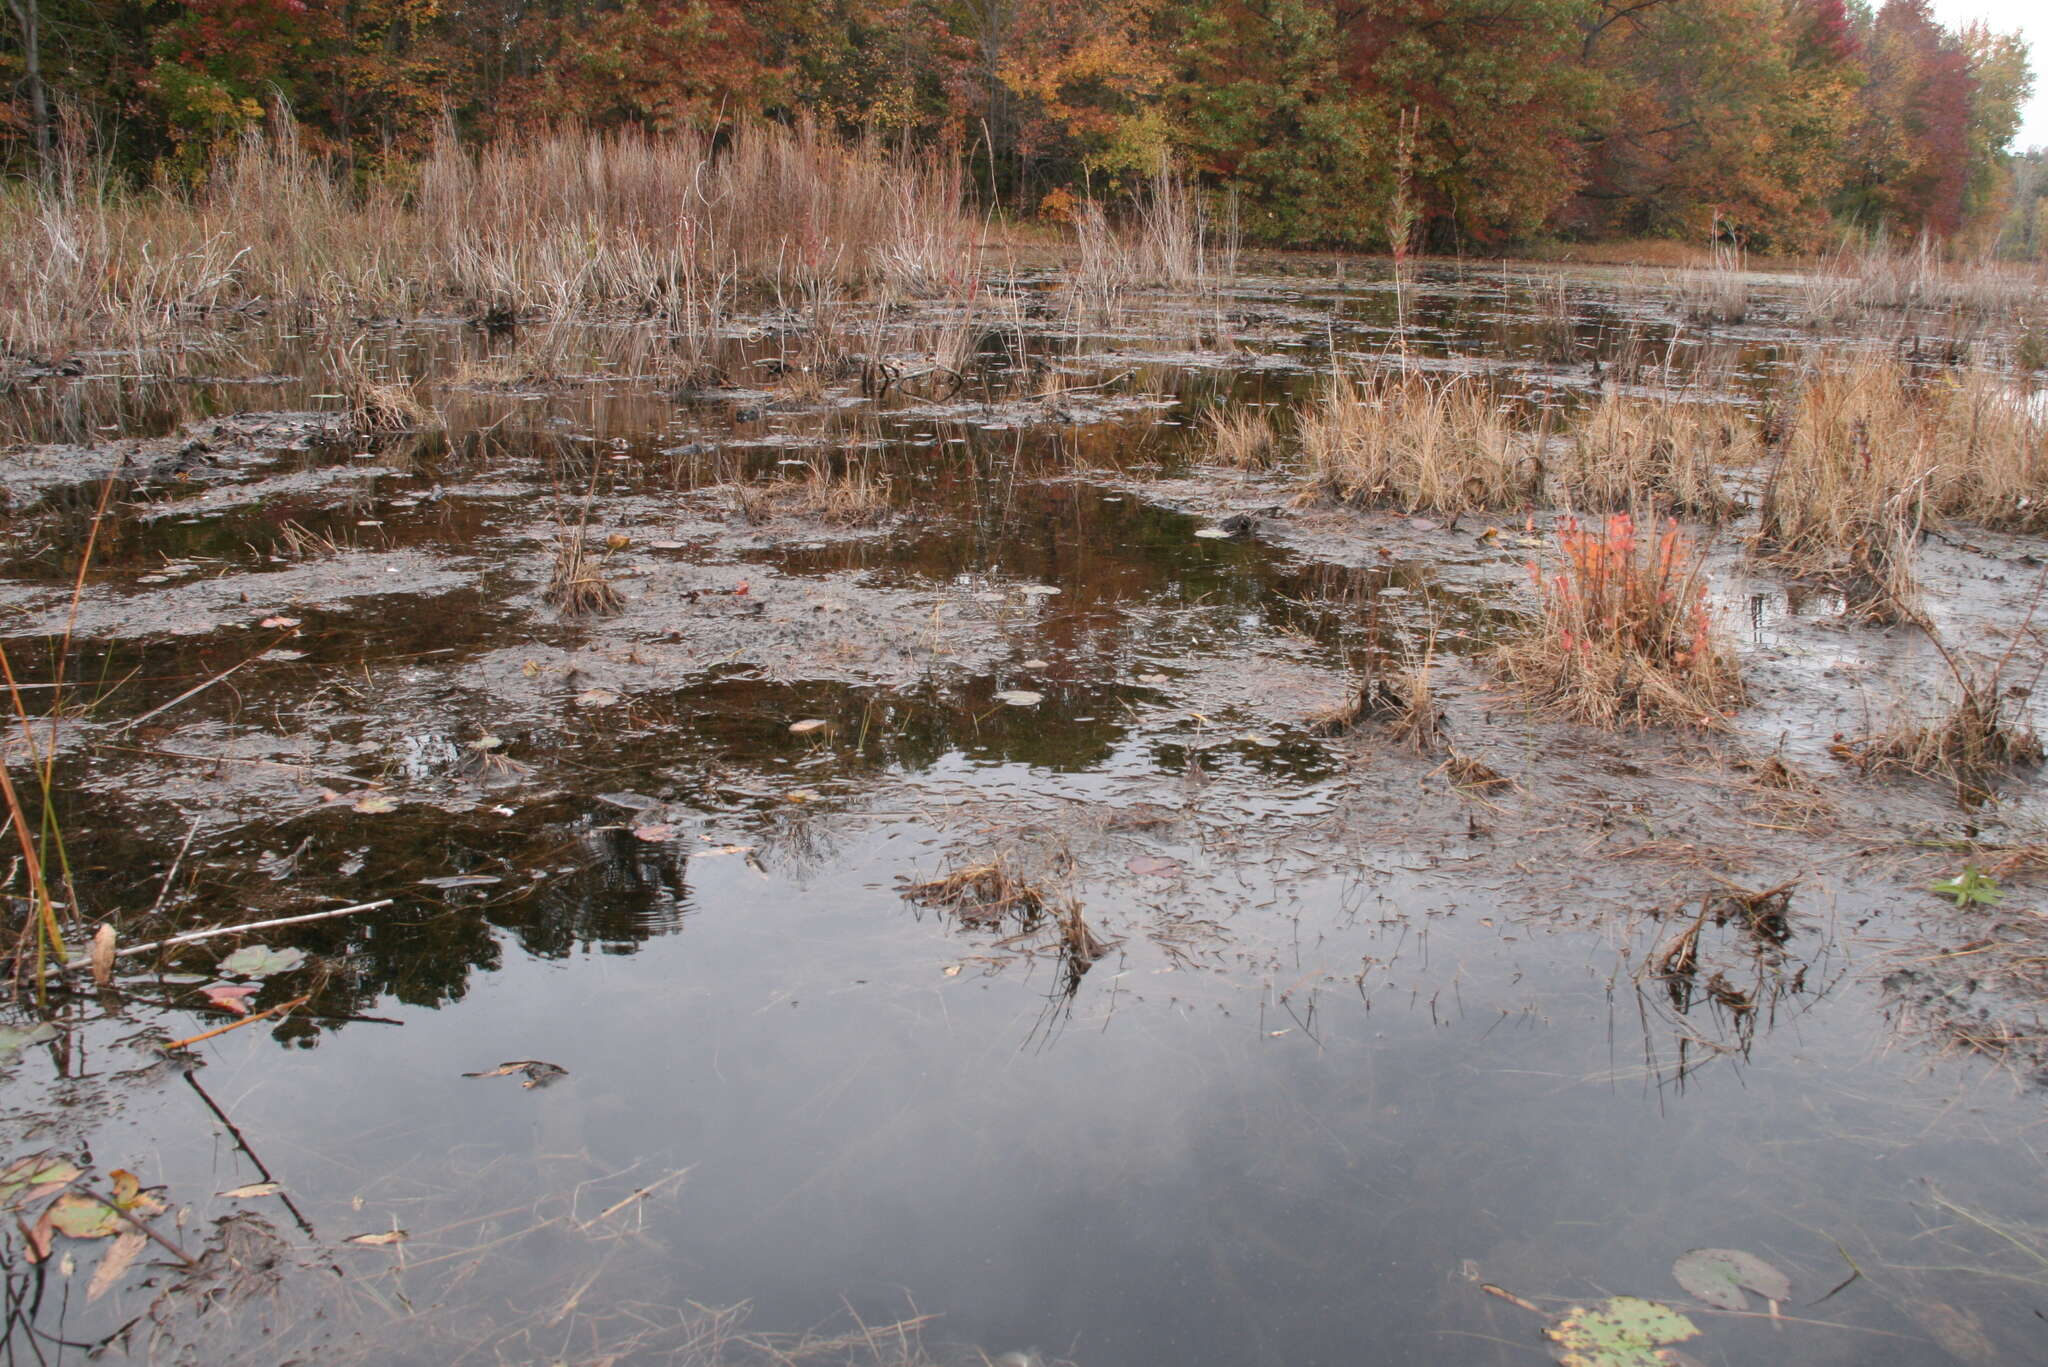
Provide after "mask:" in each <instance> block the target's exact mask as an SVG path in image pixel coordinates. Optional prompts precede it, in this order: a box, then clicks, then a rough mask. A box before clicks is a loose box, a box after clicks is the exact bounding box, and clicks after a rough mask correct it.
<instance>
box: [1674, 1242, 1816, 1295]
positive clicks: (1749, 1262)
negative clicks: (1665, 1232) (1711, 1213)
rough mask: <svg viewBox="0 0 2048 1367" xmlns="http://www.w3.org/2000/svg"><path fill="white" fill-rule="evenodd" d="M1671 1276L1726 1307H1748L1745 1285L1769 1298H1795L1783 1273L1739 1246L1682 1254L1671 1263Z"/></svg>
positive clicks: (1681, 1283)
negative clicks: (1744, 1291) (1744, 1290)
mask: <svg viewBox="0 0 2048 1367" xmlns="http://www.w3.org/2000/svg"><path fill="white" fill-rule="evenodd" d="M1671 1275H1672V1276H1673V1277H1676V1278H1677V1279H1678V1284H1679V1285H1680V1286H1682V1287H1684V1288H1685V1289H1686V1290H1688V1291H1690V1292H1692V1294H1693V1295H1695V1296H1698V1297H1699V1298H1700V1299H1701V1300H1703V1301H1705V1302H1706V1303H1707V1304H1708V1305H1714V1306H1719V1307H1720V1308H1721V1309H1723V1310H1747V1309H1748V1308H1749V1301H1748V1299H1747V1298H1746V1297H1745V1296H1744V1295H1743V1294H1742V1291H1743V1288H1744V1287H1747V1288H1748V1289H1750V1290H1751V1291H1754V1292H1756V1294H1757V1295H1759V1296H1762V1297H1763V1298H1764V1299H1765V1300H1767V1301H1783V1300H1790V1299H1791V1298H1792V1283H1791V1282H1790V1281H1788V1280H1786V1277H1785V1274H1784V1273H1782V1272H1780V1271H1779V1270H1778V1269H1777V1268H1775V1267H1772V1266H1771V1265H1770V1264H1769V1263H1767V1262H1765V1261H1764V1260H1763V1259H1762V1258H1759V1257H1757V1256H1756V1254H1754V1253H1745V1252H1743V1251H1742V1250H1741V1249H1739V1248H1695V1249H1693V1250H1692V1251H1691V1252H1688V1253H1683V1254H1680V1255H1679V1258H1678V1261H1677V1262H1674V1263H1673V1264H1671Z"/></svg>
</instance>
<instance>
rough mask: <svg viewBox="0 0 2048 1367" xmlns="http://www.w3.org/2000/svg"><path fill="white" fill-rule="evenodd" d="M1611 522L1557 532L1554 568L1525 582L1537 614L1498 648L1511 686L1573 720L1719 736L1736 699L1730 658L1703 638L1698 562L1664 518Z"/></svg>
mask: <svg viewBox="0 0 2048 1367" xmlns="http://www.w3.org/2000/svg"><path fill="white" fill-rule="evenodd" d="M1643 521H1644V522H1645V523H1646V524H1647V526H1648V528H1649V529H1650V530H1649V532H1648V533H1647V534H1645V532H1644V531H1643V530H1642V528H1641V526H1639V522H1638V519H1637V518H1636V517H1635V516H1633V515H1631V514H1628V513H1616V514H1614V515H1613V516H1611V517H1609V518H1607V519H1606V520H1605V521H1604V522H1601V523H1599V524H1597V525H1587V524H1584V523H1581V522H1580V521H1579V519H1578V518H1576V517H1567V518H1565V519H1564V520H1563V522H1562V523H1561V524H1560V526H1559V530H1558V538H1557V539H1558V550H1559V552H1560V556H1561V558H1562V561H1563V563H1562V565H1561V566H1559V567H1557V568H1555V569H1552V570H1549V571H1545V570H1544V569H1543V568H1542V567H1541V566H1539V565H1537V564H1536V563H1535V562H1534V561H1531V562H1530V564H1529V575H1530V578H1531V579H1532V580H1533V581H1534V583H1535V586H1536V592H1537V595H1538V597H1539V598H1540V600H1541V602H1542V611H1541V612H1540V613H1539V614H1538V616H1537V617H1536V618H1535V619H1533V620H1532V621H1531V622H1530V624H1529V625H1528V627H1527V628H1526V629H1525V630H1524V631H1523V632H1521V633H1520V634H1519V635H1518V636H1516V637H1515V638H1514V639H1513V640H1510V641H1509V642H1507V643H1506V644H1504V645H1502V646H1501V647H1500V649H1499V653H1498V663H1499V665H1500V668H1501V672H1502V674H1503V675H1504V676H1505V677H1506V678H1507V679H1508V680H1509V681H1510V682H1511V683H1513V684H1514V685H1516V686H1517V687H1518V688H1520V689H1521V690H1522V691H1523V692H1525V693H1527V694H1528V695H1529V696H1530V697H1532V698H1534V699H1535V700H1536V701H1537V702H1538V703H1539V704H1541V705H1543V706H1545V707H1548V708H1551V709H1553V710H1555V711H1557V712H1559V713H1560V714H1562V715H1564V716H1567V717H1570V718H1572V719H1573V720H1576V721H1585V722H1592V723H1595V724H1597V725H1601V726H1616V725H1623V724H1628V725H1637V726H1642V725H1650V724H1653V723H1658V722H1676V723H1678V724H1681V725H1688V726H1699V727H1718V726H1721V725H1724V724H1725V723H1726V721H1727V714H1728V711H1729V709H1731V708H1733V707H1735V706H1737V705H1739V704H1740V703H1741V701H1742V680H1741V675H1740V671H1739V669H1738V667H1737V665H1736V662H1735V659H1734V656H1733V655H1732V654H1731V653H1730V652H1729V651H1728V650H1727V649H1726V648H1725V647H1724V646H1722V645H1721V644H1720V642H1719V641H1718V640H1717V639H1716V637H1715V633H1714V623H1713V616H1712V613H1711V612H1710V611H1709V609H1708V606H1707V601H1706V598H1707V584H1706V576H1705V574H1704V572H1703V569H1702V566H1701V562H1700V560H1699V557H1698V556H1697V555H1696V554H1695V553H1694V551H1693V548H1692V545H1691V543H1690V542H1689V541H1688V540H1687V538H1686V537H1685V535H1684V533H1682V532H1681V531H1680V530H1679V527H1678V523H1677V522H1676V521H1674V520H1671V519H1665V520H1664V521H1663V522H1662V523H1661V524H1660V523H1658V522H1657V521H1656V520H1655V519H1644V520H1643Z"/></svg>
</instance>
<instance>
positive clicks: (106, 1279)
mask: <svg viewBox="0 0 2048 1367" xmlns="http://www.w3.org/2000/svg"><path fill="white" fill-rule="evenodd" d="M148 1246H149V1236H148V1235H146V1234H144V1233H143V1232H142V1231H141V1230H138V1229H129V1230H123V1231H122V1232H121V1234H120V1236H119V1237H118V1238H116V1239H115V1240H114V1242H113V1245H112V1247H110V1248H108V1249H107V1253H106V1256H105V1257H103V1258H101V1259H100V1265H99V1266H98V1267H96V1268H94V1269H93V1273H92V1280H91V1281H90V1282H88V1283H87V1284H86V1288H85V1298H86V1300H87V1301H96V1300H98V1299H99V1298H100V1297H101V1296H104V1295H106V1294H107V1292H108V1291H110V1290H112V1289H113V1286H114V1283H115V1282H118V1281H120V1280H121V1277H122V1275H123V1274H124V1273H126V1272H127V1271H128V1268H129V1266H130V1264H132V1263H133V1262H134V1261H135V1258H136V1255H137V1254H139V1253H141V1252H142V1250H143V1249H145V1248H147V1247H148Z"/></svg>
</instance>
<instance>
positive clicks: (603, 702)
mask: <svg viewBox="0 0 2048 1367" xmlns="http://www.w3.org/2000/svg"><path fill="white" fill-rule="evenodd" d="M618 700H619V695H618V694H616V693H614V692H612V691H611V690H610V689H609V688H586V689H584V690H583V691H582V692H581V693H578V694H577V695H576V705H577V706H578V707H610V706H611V705H612V704H613V703H615V702H617V701H618Z"/></svg>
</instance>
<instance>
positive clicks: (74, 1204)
mask: <svg viewBox="0 0 2048 1367" xmlns="http://www.w3.org/2000/svg"><path fill="white" fill-rule="evenodd" d="M48 1218H49V1221H50V1227H51V1228H52V1229H55V1230H56V1231H57V1232H58V1233H59V1234H64V1235H69V1236H70V1237H71V1238H73V1239H104V1238H106V1237H107V1236H108V1235H110V1234H117V1233H119V1232H120V1231H121V1230H124V1229H126V1228H128V1222H127V1221H126V1220H123V1219H122V1218H121V1212H120V1211H118V1210H116V1209H114V1208H113V1207H112V1206H110V1205H108V1204H107V1203H106V1202H105V1201H102V1200H99V1199H97V1198H96V1197H91V1196H85V1195H81V1194H80V1193H78V1192H75V1191H67V1192H65V1193H64V1194H63V1195H62V1196H59V1197H58V1198H57V1199H56V1200H55V1201H53V1202H51V1203H50V1209H49V1211H48Z"/></svg>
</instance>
